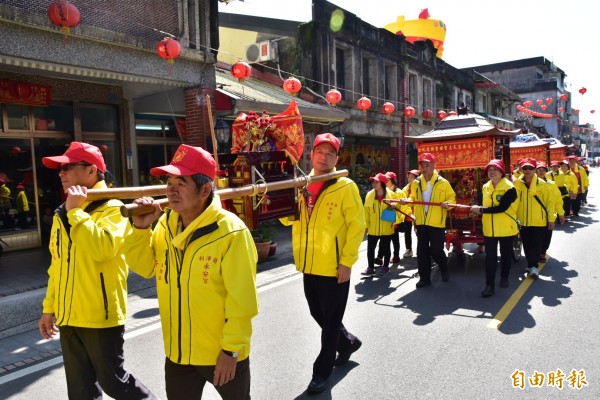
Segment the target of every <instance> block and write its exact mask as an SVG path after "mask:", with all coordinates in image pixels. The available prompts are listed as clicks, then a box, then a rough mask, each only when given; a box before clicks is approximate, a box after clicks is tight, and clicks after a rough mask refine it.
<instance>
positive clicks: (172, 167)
mask: <svg viewBox="0 0 600 400" xmlns="http://www.w3.org/2000/svg"><path fill="white" fill-rule="evenodd" d="M150 174H152V175H153V176H161V175H166V174H172V175H175V176H191V175H196V174H202V175H206V176H208V177H209V178H210V179H212V180H214V179H215V175H216V174H217V163H216V162H215V159H214V158H213V156H212V155H211V154H210V153H209V152H208V151H206V150H204V149H203V148H202V147H194V146H189V145H187V144H182V145H180V146H179V147H178V148H177V151H176V152H175V155H173V159H172V160H171V163H170V164H169V165H165V166H162V167H154V168H150Z"/></svg>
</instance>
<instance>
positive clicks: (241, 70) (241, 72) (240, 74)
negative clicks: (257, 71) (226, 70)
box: [231, 61, 252, 83]
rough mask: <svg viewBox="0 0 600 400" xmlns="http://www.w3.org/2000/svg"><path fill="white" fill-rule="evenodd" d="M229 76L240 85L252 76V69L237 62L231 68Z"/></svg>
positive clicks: (241, 62)
mask: <svg viewBox="0 0 600 400" xmlns="http://www.w3.org/2000/svg"><path fill="white" fill-rule="evenodd" d="M231 75H233V77H234V78H236V79H237V80H239V82H240V83H243V82H244V79H247V78H249V77H250V75H252V67H251V66H250V65H248V64H246V63H245V62H243V61H238V62H236V63H235V64H233V65H232V66H231Z"/></svg>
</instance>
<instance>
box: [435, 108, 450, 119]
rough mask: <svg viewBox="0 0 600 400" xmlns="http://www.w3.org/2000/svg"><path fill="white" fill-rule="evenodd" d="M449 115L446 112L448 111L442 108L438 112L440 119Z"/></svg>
mask: <svg viewBox="0 0 600 400" xmlns="http://www.w3.org/2000/svg"><path fill="white" fill-rule="evenodd" d="M447 116H448V114H447V113H446V111H444V110H440V111H438V112H437V117H438V119H444V118H446V117H447Z"/></svg>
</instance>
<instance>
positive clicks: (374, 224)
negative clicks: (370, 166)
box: [362, 173, 402, 275]
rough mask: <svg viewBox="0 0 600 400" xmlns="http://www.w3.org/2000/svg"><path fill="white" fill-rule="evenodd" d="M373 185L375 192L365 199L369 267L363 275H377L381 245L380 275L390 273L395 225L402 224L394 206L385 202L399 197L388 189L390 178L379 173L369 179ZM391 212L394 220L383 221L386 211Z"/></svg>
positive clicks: (368, 194)
mask: <svg viewBox="0 0 600 400" xmlns="http://www.w3.org/2000/svg"><path fill="white" fill-rule="evenodd" d="M369 180H370V181H371V184H372V185H373V190H371V191H370V192H369V193H367V196H366V197H365V205H364V209H365V222H366V223H367V229H366V230H367V262H368V267H367V269H366V270H364V271H363V272H362V274H363V275H375V248H376V247H377V243H379V248H380V250H382V253H383V265H382V266H381V271H380V272H379V274H380V275H385V274H387V273H388V272H389V270H390V267H389V264H390V242H391V240H392V235H393V234H394V225H395V224H398V223H400V222H402V219H401V217H400V216H399V213H397V212H395V211H394V208H395V207H393V206H389V205H387V204H386V203H384V202H383V200H384V199H396V198H397V195H396V194H395V193H394V192H392V191H391V190H390V189H388V188H387V186H386V184H387V182H388V178H387V177H386V176H385V175H384V174H382V173H379V174H377V175H375V176H374V177H371V178H369ZM385 210H388V213H389V211H391V212H392V213H393V214H390V215H393V220H391V221H390V220H383V219H382V216H383V214H384V211H385Z"/></svg>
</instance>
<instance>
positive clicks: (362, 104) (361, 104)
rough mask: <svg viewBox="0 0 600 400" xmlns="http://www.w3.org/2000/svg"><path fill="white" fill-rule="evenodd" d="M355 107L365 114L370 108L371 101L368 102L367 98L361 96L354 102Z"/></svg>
mask: <svg viewBox="0 0 600 400" xmlns="http://www.w3.org/2000/svg"><path fill="white" fill-rule="evenodd" d="M356 106H357V107H358V109H359V110H362V111H363V112H367V110H368V109H369V108H371V100H369V98H368V97H365V96H362V97H361V98H360V99H358V101H357V102H356Z"/></svg>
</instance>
